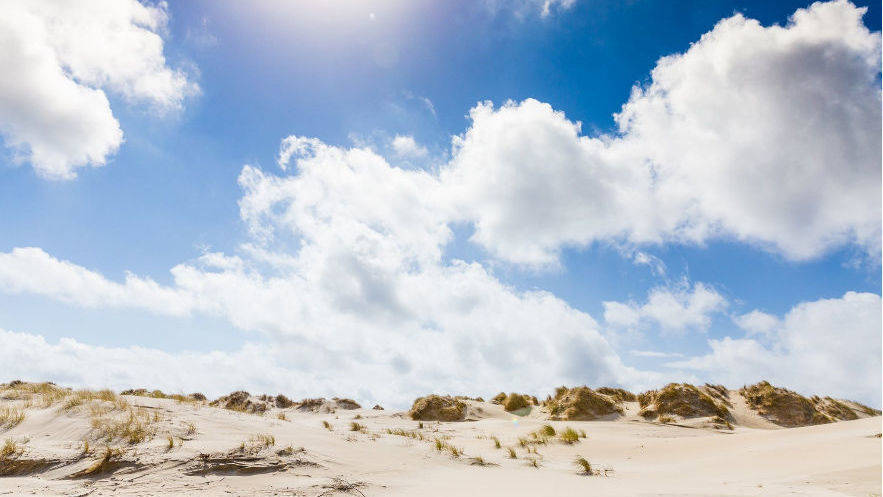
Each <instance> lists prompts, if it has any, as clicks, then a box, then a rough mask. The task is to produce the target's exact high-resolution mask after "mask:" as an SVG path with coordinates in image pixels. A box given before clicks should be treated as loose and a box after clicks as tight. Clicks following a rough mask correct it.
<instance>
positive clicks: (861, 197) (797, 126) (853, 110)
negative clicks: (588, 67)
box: [443, 1, 881, 265]
mask: <svg viewBox="0 0 883 497" xmlns="http://www.w3.org/2000/svg"><path fill="white" fill-rule="evenodd" d="M865 11H866V9H864V8H857V7H855V6H854V5H852V4H851V3H849V2H846V1H836V2H830V3H816V4H813V5H812V6H810V7H809V8H808V9H801V10H798V11H797V12H795V14H794V15H793V16H792V18H791V20H790V22H789V23H788V24H787V25H786V26H769V27H764V26H762V25H761V24H760V23H758V22H757V21H755V20H752V19H747V18H745V17H743V16H742V15H739V14H737V15H735V16H733V17H731V18H728V19H724V20H722V21H720V22H719V23H718V24H717V25H716V26H715V27H714V29H713V30H712V31H711V32H709V33H706V34H705V35H703V36H702V38H701V39H700V40H699V41H697V42H696V43H694V44H693V45H692V46H691V47H690V48H689V50H687V51H686V52H684V53H683V54H676V55H671V56H668V57H664V58H662V59H660V60H659V62H658V63H657V65H656V67H655V68H654V69H653V71H652V73H651V79H650V82H649V84H648V85H647V86H645V87H636V88H634V90H633V92H632V95H631V97H630V99H629V101H628V102H626V104H625V105H624V106H623V108H622V111H621V112H620V113H619V114H617V115H616V121H617V123H618V126H619V133H618V134H616V135H602V136H598V137H590V136H585V135H583V134H581V126H580V123H579V122H574V121H570V120H568V119H567V118H566V117H565V116H564V114H563V113H561V112H556V111H555V110H554V109H553V108H552V107H551V106H550V105H548V104H544V103H541V102H537V101H535V100H530V99H528V100H525V101H523V102H520V103H515V102H508V103H506V104H504V105H503V106H502V107H500V108H497V109H495V108H494V107H493V105H491V104H490V103H482V104H479V105H478V106H476V107H475V108H473V109H472V110H471V111H470V117H471V119H472V126H471V127H470V128H469V129H468V130H467V131H466V133H464V134H463V135H462V136H459V137H456V138H455V140H454V144H453V159H452V161H451V163H450V164H449V165H448V166H447V167H446V168H445V170H444V171H443V180H444V181H445V182H446V183H447V184H448V185H449V187H450V189H451V195H452V198H453V200H454V202H455V205H456V206H457V208H458V212H460V213H461V215H462V216H464V217H465V218H466V220H468V221H472V222H474V224H475V235H474V237H473V241H475V242H476V243H478V244H480V245H482V246H483V247H485V248H486V249H487V250H488V252H490V253H491V254H492V255H494V256H495V257H497V258H500V259H502V260H507V261H510V262H514V263H522V264H530V265H550V264H551V265H554V264H555V263H556V262H557V260H558V253H559V251H560V250H561V248H562V247H567V246H576V247H581V246H586V245H589V244H591V243H593V242H605V243H616V244H621V245H626V246H633V245H640V244H647V243H663V242H676V243H697V244H701V243H703V242H705V241H707V240H710V239H720V238H724V239H733V238H735V239H738V240H742V241H745V242H748V243H752V244H755V245H757V246H760V247H763V248H765V249H768V250H770V251H773V252H777V253H780V254H782V255H784V256H785V257H787V258H789V259H794V260H805V259H810V258H813V257H818V256H820V255H822V254H824V253H826V252H827V251H829V250H832V249H834V248H836V247H842V246H845V245H847V244H851V243H854V244H856V245H858V246H859V247H862V248H864V249H866V250H867V251H868V253H869V254H875V255H874V256H873V257H874V258H875V259H877V258H878V257H879V255H878V254H879V247H880V208H879V207H880V202H881V194H880V183H881V172H880V171H881V161H880V153H879V152H880V147H881V141H880V140H881V139H880V136H881V114H880V108H881V104H880V91H879V83H878V77H879V73H880V41H879V34H878V33H871V32H870V31H869V30H868V29H867V28H866V27H865V26H864V25H863V24H862V21H861V17H862V15H863V14H864V12H865Z"/></svg>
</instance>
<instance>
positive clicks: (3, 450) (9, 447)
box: [0, 438, 24, 462]
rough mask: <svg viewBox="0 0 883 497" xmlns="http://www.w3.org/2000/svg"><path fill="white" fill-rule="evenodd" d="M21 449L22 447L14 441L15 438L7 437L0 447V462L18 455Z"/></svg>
mask: <svg viewBox="0 0 883 497" xmlns="http://www.w3.org/2000/svg"><path fill="white" fill-rule="evenodd" d="M23 450H24V449H22V448H21V447H19V446H18V444H17V443H15V440H12V439H11V438H7V439H6V441H5V442H3V446H2V447H0V462H2V461H4V460H6V459H13V458H15V457H18V456H19V455H20V454H21V453H22V451H23Z"/></svg>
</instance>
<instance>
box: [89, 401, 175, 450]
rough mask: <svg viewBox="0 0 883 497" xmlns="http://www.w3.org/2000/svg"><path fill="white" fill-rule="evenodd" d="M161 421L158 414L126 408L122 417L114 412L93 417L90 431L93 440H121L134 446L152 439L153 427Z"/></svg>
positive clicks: (154, 431)
mask: <svg viewBox="0 0 883 497" xmlns="http://www.w3.org/2000/svg"><path fill="white" fill-rule="evenodd" d="M161 419H162V418H161V417H160V415H159V413H158V412H150V411H149V410H147V409H143V408H128V409H127V410H126V411H125V412H124V413H123V416H119V415H118V414H116V413H114V412H109V413H101V414H98V415H94V416H93V417H92V429H93V431H94V436H95V438H98V439H105V440H106V441H107V442H112V441H114V440H123V441H125V442H126V443H128V444H131V445H134V444H139V443H141V442H144V441H145V440H150V439H152V438H153V437H154V436H155V435H156V429H155V427H154V426H153V425H154V424H155V423H157V422H159V421H160V420H161Z"/></svg>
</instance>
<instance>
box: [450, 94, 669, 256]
mask: <svg viewBox="0 0 883 497" xmlns="http://www.w3.org/2000/svg"><path fill="white" fill-rule="evenodd" d="M469 116H470V118H471V119H472V126H471V127H470V128H469V129H468V130H467V131H466V133H464V134H463V135H461V136H458V137H455V138H454V144H453V147H454V151H453V158H452V160H451V162H450V164H448V165H447V166H446V167H445V168H444V169H443V170H442V173H441V179H442V181H443V182H444V183H445V186H446V188H447V190H448V195H449V197H450V199H451V202H452V204H453V205H454V206H456V212H457V214H458V215H459V216H460V217H461V218H462V219H463V220H464V221H472V222H473V223H474V225H475V233H474V235H473V237H472V240H473V241H474V242H476V243H478V244H480V245H482V246H483V247H485V248H486V249H487V250H488V251H489V252H490V253H491V254H492V255H493V256H495V257H497V258H499V259H503V260H507V261H511V262H516V263H523V264H529V265H549V264H555V263H556V262H557V256H558V251H559V249H560V247H561V246H562V245H585V244H587V243H589V242H591V241H593V240H599V239H615V238H619V237H623V236H628V235H629V233H630V232H634V233H636V236H638V235H637V232H638V231H642V230H650V229H653V228H652V226H653V223H654V215H653V211H652V210H651V209H650V207H651V206H650V205H649V203H648V199H650V198H651V196H652V190H651V184H652V178H651V175H650V170H649V169H647V168H643V167H636V166H634V164H637V163H638V158H636V157H634V156H633V154H631V152H630V150H628V149H625V148H623V147H619V146H616V144H611V143H610V141H609V140H606V139H601V138H589V137H586V136H581V135H580V124H579V123H574V122H571V121H569V120H567V118H565V116H564V114H563V113H561V112H556V111H555V110H554V109H552V106H551V105H549V104H546V103H542V102H538V101H536V100H533V99H528V100H525V101H523V102H521V103H515V102H507V103H506V104H504V105H503V106H502V107H500V108H498V109H495V108H494V106H493V104H491V103H490V102H485V103H481V104H479V105H477V106H476V107H474V108H473V109H472V110H470V112H469ZM623 164H624V166H623ZM642 226H643V228H641V227H642Z"/></svg>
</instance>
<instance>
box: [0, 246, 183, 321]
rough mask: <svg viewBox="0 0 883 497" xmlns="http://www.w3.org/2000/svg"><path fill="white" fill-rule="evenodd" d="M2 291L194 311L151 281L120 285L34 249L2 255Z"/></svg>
mask: <svg viewBox="0 0 883 497" xmlns="http://www.w3.org/2000/svg"><path fill="white" fill-rule="evenodd" d="M0 288H3V289H4V290H6V291H7V292H10V293H31V294H37V295H44V296H47V297H51V298H53V299H56V300H60V301H62V302H67V303H70V304H75V305H79V306H82V307H138V308H148V309H150V310H152V311H155V312H159V313H162V314H170V315H183V314H185V313H187V312H188V311H189V309H190V308H191V307H192V303H191V302H190V301H188V299H187V298H186V296H184V295H181V294H180V293H179V292H176V291H174V290H172V289H169V288H165V287H162V286H160V285H159V284H157V283H156V282H154V281H153V280H151V279H146V278H139V277H137V276H135V275H133V274H127V275H126V279H125V282H124V283H116V282H113V281H110V280H108V279H107V278H105V277H103V276H101V275H100V274H98V273H95V272H92V271H89V270H88V269H85V268H83V267H81V266H77V265H75V264H71V263H70V262H66V261H60V260H58V259H56V258H54V257H52V256H50V255H49V254H47V253H46V252H44V251H43V250H42V249H39V248H34V247H24V248H15V249H13V250H12V251H11V252H8V253H0Z"/></svg>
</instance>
